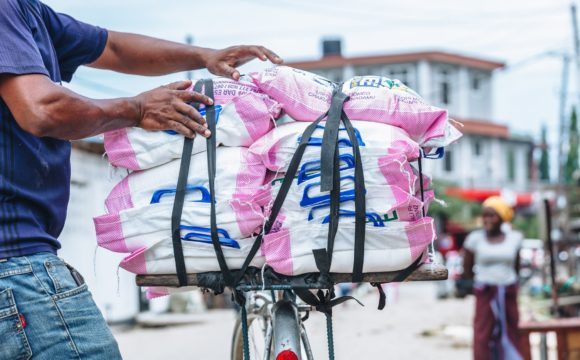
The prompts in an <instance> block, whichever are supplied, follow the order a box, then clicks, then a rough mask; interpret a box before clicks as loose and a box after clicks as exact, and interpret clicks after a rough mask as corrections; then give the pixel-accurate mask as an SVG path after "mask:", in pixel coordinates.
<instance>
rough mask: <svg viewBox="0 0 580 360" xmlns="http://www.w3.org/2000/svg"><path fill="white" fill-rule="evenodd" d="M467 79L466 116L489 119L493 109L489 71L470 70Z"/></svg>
mask: <svg viewBox="0 0 580 360" xmlns="http://www.w3.org/2000/svg"><path fill="white" fill-rule="evenodd" d="M468 79H469V80H468V85H467V86H466V89H465V90H466V95H467V99H466V100H467V107H468V109H469V113H468V115H467V116H466V117H468V118H473V119H478V120H488V119H491V117H492V110H493V103H492V95H491V91H492V86H491V85H492V82H491V80H492V77H491V73H490V72H488V71H486V72H484V71H478V70H470V71H469V75H468ZM474 82H476V83H474Z"/></svg>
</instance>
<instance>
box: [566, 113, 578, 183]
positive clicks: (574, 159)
mask: <svg viewBox="0 0 580 360" xmlns="http://www.w3.org/2000/svg"><path fill="white" fill-rule="evenodd" d="M568 141H569V148H568V157H567V158H566V165H565V166H564V181H565V182H566V184H573V183H574V172H575V171H576V170H578V146H579V145H580V142H579V139H578V120H577V118H576V108H572V116H571V118H570V130H569V133H568Z"/></svg>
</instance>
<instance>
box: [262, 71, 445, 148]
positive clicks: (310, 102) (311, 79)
mask: <svg viewBox="0 0 580 360" xmlns="http://www.w3.org/2000/svg"><path fill="white" fill-rule="evenodd" d="M250 76H251V77H252V78H253V80H254V82H255V83H256V85H258V87H259V88H260V89H261V90H262V91H264V92H265V93H266V94H268V95H270V96H271V97H272V98H273V99H275V100H276V101H278V102H280V103H281V104H282V105H283V107H284V110H285V111H286V113H288V114H289V115H290V116H291V117H292V118H294V119H295V120H298V121H314V120H315V119H317V118H318V117H319V116H320V115H322V114H324V113H325V112H326V111H327V110H328V109H329V107H330V102H331V97H332V92H333V89H334V87H335V86H336V85H335V84H333V83H332V82H330V81H329V80H328V79H325V78H323V77H321V76H318V75H315V74H313V73H310V72H307V71H302V70H298V69H294V68H291V67H287V66H276V67H273V68H270V69H267V70H265V71H262V72H256V73H252V74H250ZM342 92H344V93H345V94H346V95H348V96H349V97H350V99H349V100H348V101H347V102H346V103H345V105H344V111H345V112H346V114H347V115H348V116H349V118H350V119H351V120H353V119H357V120H364V121H374V122H380V123H386V124H390V125H394V126H397V127H400V128H401V129H404V130H405V131H406V132H407V133H409V135H410V136H411V138H412V139H413V140H415V141H417V142H418V143H420V144H422V143H424V142H426V141H429V140H431V139H434V138H442V137H444V136H445V124H446V123H447V111H446V110H444V109H440V108H437V107H434V106H431V105H429V104H427V103H426V102H425V100H424V99H423V98H421V97H420V96H419V95H418V94H417V93H416V92H414V91H413V90H411V89H410V88H409V87H407V86H406V85H404V84H403V83H401V82H400V81H399V80H393V79H389V78H386V77H381V76H357V77H354V78H351V79H349V80H347V81H345V82H344V84H343V87H342Z"/></svg>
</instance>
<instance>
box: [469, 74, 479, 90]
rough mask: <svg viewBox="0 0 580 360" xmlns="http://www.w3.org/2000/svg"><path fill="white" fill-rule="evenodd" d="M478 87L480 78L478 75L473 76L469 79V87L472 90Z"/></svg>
mask: <svg viewBox="0 0 580 360" xmlns="http://www.w3.org/2000/svg"><path fill="white" fill-rule="evenodd" d="M480 87H481V80H480V79H479V77H478V76H474V77H473V78H472V79H471V89H472V90H473V91H478V90H479V88H480Z"/></svg>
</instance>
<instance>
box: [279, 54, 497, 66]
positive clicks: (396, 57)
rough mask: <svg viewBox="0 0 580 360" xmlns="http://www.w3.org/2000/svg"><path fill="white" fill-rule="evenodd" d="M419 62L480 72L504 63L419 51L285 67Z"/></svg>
mask: <svg viewBox="0 0 580 360" xmlns="http://www.w3.org/2000/svg"><path fill="white" fill-rule="evenodd" d="M419 60H428V61H434V62H442V63H447V64H456V65H462V66H466V67H469V68H474V69H480V70H488V71H492V70H496V69H500V68H503V67H504V66H505V63H503V62H498V61H493V60H487V59H483V58H479V57H472V56H466V55H460V54H455V53H450V52H444V51H420V52H410V53H398V54H384V55H372V56H355V57H344V56H340V55H333V56H325V57H323V58H321V59H319V60H306V61H291V62H288V63H286V64H285V65H288V66H292V67H295V68H299V69H303V70H313V69H330V68H336V67H343V66H348V65H355V66H357V65H358V66H361V65H362V66H364V65H380V64H398V63H406V62H416V61H419Z"/></svg>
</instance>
